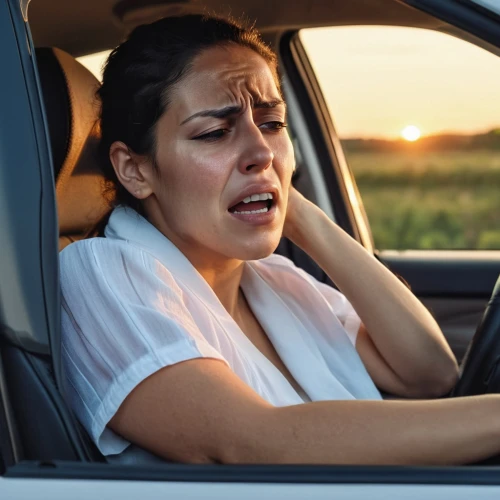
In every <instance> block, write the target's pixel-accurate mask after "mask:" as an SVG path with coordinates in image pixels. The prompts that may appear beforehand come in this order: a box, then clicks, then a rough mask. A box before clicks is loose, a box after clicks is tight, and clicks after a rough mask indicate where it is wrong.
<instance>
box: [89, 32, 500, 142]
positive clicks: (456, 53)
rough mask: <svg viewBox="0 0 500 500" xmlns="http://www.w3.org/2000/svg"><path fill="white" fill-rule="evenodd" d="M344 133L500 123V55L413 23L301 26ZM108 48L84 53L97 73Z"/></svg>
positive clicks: (387, 133)
mask: <svg viewBox="0 0 500 500" xmlns="http://www.w3.org/2000/svg"><path fill="white" fill-rule="evenodd" d="M301 37H302V41H303V43H304V45H305V46H306V49H307V51H308V53H309V57H310V59H311V62H312V64H313V67H314V68H315V71H316V72H317V74H318V78H319V80H320V83H321V85H322V88H323V93H324V95H325V98H326V100H327V102H328V105H329V107H330V110H331V112H332V116H333V119H334V122H335V125H336V128H337V131H338V133H339V135H340V136H341V137H383V138H395V137H399V136H400V134H401V131H402V130H403V129H405V127H408V126H414V127H417V128H418V129H419V130H420V132H421V133H422V135H430V134H435V133H441V132H459V133H475V132H483V131H487V130H489V129H491V128H496V127H500V58H499V57H497V56H495V55H493V54H491V53H489V52H487V51H485V50H483V49H480V48H478V47H476V46H474V45H471V44H469V43H467V42H464V41H463V40H459V39H456V38H453V37H451V36H448V35H444V34H442V33H436V32H431V31H427V30H420V29H414V28H393V27H342V28H318V29H311V30H306V31H302V32H301ZM105 55H106V54H104V55H103V54H101V55H97V56H95V57H86V58H83V61H82V62H84V63H85V64H86V65H88V67H90V69H92V70H93V71H94V72H95V73H96V74H99V69H100V66H101V64H102V61H103V58H104V57H105Z"/></svg>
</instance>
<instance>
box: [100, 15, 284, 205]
mask: <svg viewBox="0 0 500 500" xmlns="http://www.w3.org/2000/svg"><path fill="white" fill-rule="evenodd" d="M232 43H234V44H238V45H240V46H243V47H247V48H250V49H252V50H254V51H255V52H256V53H258V54H259V55H260V56H262V57H263V58H264V59H265V60H266V61H267V63H268V64H269V66H270V68H271V70H272V71H273V74H274V75H275V79H276V84H277V85H278V88H279V81H278V76H277V59H276V55H275V54H274V52H273V51H272V50H271V49H270V48H269V47H268V46H267V45H266V44H265V43H264V42H263V41H262V39H261V37H260V35H259V33H258V32H257V30H255V29H254V28H253V27H250V28H244V27H243V26H242V25H240V24H238V23H237V22H235V21H233V20H231V21H229V20H226V19H222V18H218V17H209V16H204V15H186V16H181V17H167V18H164V19H160V20H158V21H156V22H154V23H152V24H147V25H143V26H139V27H137V28H135V29H134V30H133V31H132V33H131V34H130V35H129V37H128V38H127V40H126V41H125V42H123V43H122V44H121V45H119V46H118V47H117V48H115V49H114V50H113V51H112V52H111V54H110V56H109V58H108V60H107V62H106V64H105V66H104V72H103V83H102V85H101V87H100V88H99V90H98V92H97V95H98V97H99V98H100V101H101V116H100V128H101V142H100V147H99V149H100V157H101V163H102V169H103V173H104V176H105V179H106V188H105V192H106V193H107V194H108V195H109V194H110V193H113V201H112V204H113V205H117V204H122V205H127V206H130V207H132V208H134V209H135V210H137V211H138V212H140V213H143V210H142V206H141V203H140V201H139V200H138V199H137V198H135V197H134V196H133V195H132V194H130V193H129V192H128V191H127V190H126V189H125V188H124V187H123V185H122V184H121V183H120V182H119V181H118V178H117V177H116V174H115V171H114V169H113V166H112V165H111V162H110V160H109V149H110V146H111V144H112V143H113V142H115V141H122V142H123V143H125V144H126V145H127V146H128V147H129V148H130V149H131V150H132V151H133V152H134V153H136V154H138V155H144V156H145V157H147V158H149V159H150V160H151V161H152V163H153V165H156V163H155V156H156V147H155V146H156V145H155V140H154V137H155V134H154V133H155V128H156V127H155V126H156V123H157V122H158V119H159V118H160V117H161V116H162V115H163V113H164V112H165V111H166V110H167V108H168V106H169V104H170V97H171V92H170V90H171V89H172V87H173V86H174V85H175V84H177V83H179V82H180V80H181V79H182V78H183V77H184V76H186V74H187V73H188V72H189V70H190V69H191V67H192V63H193V60H194V58H195V57H196V56H197V55H199V54H200V53H201V52H202V51H203V50H205V49H208V48H210V47H216V46H222V45H227V44H232ZM108 201H110V202H111V199H109V196H108Z"/></svg>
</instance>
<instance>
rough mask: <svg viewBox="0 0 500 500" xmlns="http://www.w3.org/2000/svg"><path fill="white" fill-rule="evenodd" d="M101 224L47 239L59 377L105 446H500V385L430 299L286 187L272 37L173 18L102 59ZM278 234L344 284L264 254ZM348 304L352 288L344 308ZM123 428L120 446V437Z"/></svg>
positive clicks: (465, 458) (322, 454)
mask: <svg viewBox="0 0 500 500" xmlns="http://www.w3.org/2000/svg"><path fill="white" fill-rule="evenodd" d="M99 95H100V98H101V101H102V114H101V130H102V149H103V154H104V156H105V157H106V162H105V165H104V169H105V172H106V175H107V177H108V179H109V180H110V182H111V183H112V184H113V186H114V187H115V188H116V189H117V192H118V201H119V206H118V207H117V208H115V210H114V211H113V213H112V215H111V217H110V220H109V223H108V225H107V227H106V230H105V236H106V237H105V238H94V239H89V240H86V241H82V242H78V243H75V244H72V245H70V246H69V247H67V249H65V250H64V251H63V252H62V254H61V279H62V297H63V314H62V321H63V322H62V328H63V360H64V366H65V372H66V380H67V388H66V390H67V394H68V397H69V399H70V402H71V404H72V406H73V408H74V410H75V412H76V414H77V415H78V417H79V419H80V420H81V421H82V423H83V424H84V425H85V427H86V428H87V430H88V432H89V433H90V435H91V436H92V438H93V439H94V441H95V442H96V443H97V445H98V447H99V449H100V450H101V451H102V452H103V454H105V455H106V456H107V457H108V458H109V459H110V460H112V459H115V460H119V461H123V462H143V463H145V462H147V461H150V460H155V459H156V460H157V459H170V460H176V461H181V462H196V463H206V462H221V463H242V462H246V463H248V462H253V463H266V462H268V463H293V462H295V463H364V464H370V463H371V464H384V463H390V464H396V463H399V464H403V463H413V464H451V463H465V462H471V461H477V460H480V459H482V458H485V457H487V456H489V455H492V454H494V453H497V452H498V451H499V450H500V419H499V418H498V417H497V415H498V414H499V413H500V412H499V411H498V410H500V399H499V398H498V397H497V396H496V395H489V396H481V397H474V398H472V397H471V398H465V399H454V400H443V401H424V400H422V401H381V397H380V393H379V392H378V389H377V388H379V389H381V390H383V391H387V392H390V393H393V394H396V395H400V396H403V397H406V398H433V397H438V396H441V395H444V394H446V393H447V392H449V390H450V389H451V388H452V387H453V385H454V383H455V381H456V377H457V365H456V361H455V359H454V358H453V355H452V353H451V351H450V349H449V346H448V345H447V343H446V341H445V339H444V337H443V335H442V333H441V332H440V330H439V328H438V326H437V325H436V323H435V321H434V320H433V318H432V317H431V315H430V314H429V313H428V312H427V310H426V309H425V308H424V307H423V306H422V305H421V304H420V303H419V302H418V300H417V299H416V298H415V297H414V296H413V295H412V294H411V292H410V291H409V290H408V289H407V288H406V287H405V286H404V285H402V284H401V282H400V281H399V280H398V279H396V278H395V277H394V276H393V275H392V274H391V273H390V272H389V271H387V269H385V268H384V267H383V266H382V265H380V264H379V263H378V262H377V261H376V260H375V259H374V258H373V256H371V255H369V254H368V253H367V252H366V251H365V250H364V249H363V248H362V247H361V246H360V245H359V244H358V243H356V242H355V241H354V240H352V239H351V238H350V237H349V236H348V235H346V234H345V233H344V232H343V231H342V230H341V229H340V228H338V227H337V226H336V225H335V224H334V223H332V222H331V221H330V220H329V219H328V217H326V216H325V214H324V213H323V212H322V211H321V210H320V209H319V208H318V207H316V206H314V205H313V204H311V203H310V202H308V201H307V200H306V199H304V198H303V197H302V196H301V195H300V194H298V193H297V192H296V191H295V190H294V189H293V188H292V187H291V186H290V181H291V176H292V171H293V168H294V157H293V150H292V146H291V143H290V139H289V137H288V135H287V133H286V130H285V127H286V123H285V122H286V109H285V103H284V102H283V98H282V95H281V91H280V85H279V79H278V75H277V63H276V57H275V55H274V54H273V53H272V52H271V51H270V49H269V48H267V47H266V46H265V45H264V44H263V43H262V41H261V40H260V38H259V37H258V35H257V34H256V33H255V31H254V30H244V29H243V28H240V27H239V26H237V25H236V24H233V23H230V22H227V21H223V20H221V19H216V18H203V17H201V16H185V17H180V18H175V19H172V18H170V19H164V20H160V21H158V22H156V23H153V24H151V25H149V26H142V27H139V28H137V29H136V30H135V31H134V32H133V33H132V34H131V35H130V37H129V39H128V40H127V41H126V42H124V43H123V44H122V45H121V46H119V47H118V48H117V49H115V50H114V51H113V52H112V54H111V55H110V57H109V60H108V62H107V64H106V67H105V71H104V78H103V85H102V87H101V89H100V91H99ZM282 234H284V235H285V236H287V237H289V238H290V239H291V240H292V241H294V242H295V243H296V244H297V245H298V246H300V247H301V248H302V249H303V250H304V251H305V252H307V253H308V254H309V255H310V256H311V257H312V258H313V259H314V260H315V261H316V262H317V263H318V264H319V266H320V267H321V268H322V269H323V270H324V271H325V272H326V273H327V274H328V275H329V276H330V278H331V279H332V280H333V281H334V282H335V283H336V284H337V285H338V287H339V288H340V290H342V293H343V294H340V293H339V292H337V291H336V290H334V289H332V288H330V287H327V286H326V285H323V284H320V283H318V282H316V281H315V280H314V279H313V278H311V277H310V276H308V275H307V274H306V273H304V272H303V271H300V270H299V269H297V268H295V267H294V266H293V264H292V263H291V262H290V261H288V260H287V259H285V258H283V257H279V256H275V255H272V252H273V251H274V250H275V248H276V246H277V245H278V242H279V239H280V237H281V236H282ZM351 304H352V306H351ZM131 443H133V445H132V446H131Z"/></svg>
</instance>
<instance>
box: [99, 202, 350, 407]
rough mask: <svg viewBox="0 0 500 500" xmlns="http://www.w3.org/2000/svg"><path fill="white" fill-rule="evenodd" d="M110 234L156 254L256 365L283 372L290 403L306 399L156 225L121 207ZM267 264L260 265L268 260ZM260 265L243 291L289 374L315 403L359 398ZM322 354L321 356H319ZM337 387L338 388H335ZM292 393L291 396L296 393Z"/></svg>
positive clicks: (250, 267)
mask: <svg viewBox="0 0 500 500" xmlns="http://www.w3.org/2000/svg"><path fill="white" fill-rule="evenodd" d="M104 234H105V236H106V237H108V238H113V239H121V240H126V241H128V242H129V243H132V244H134V245H135V246H138V247H141V248H143V249H144V250H146V251H148V252H149V253H151V254H152V255H153V256H154V257H155V258H156V259H157V260H158V261H160V262H161V263H162V264H163V265H164V266H165V267H166V268H167V269H168V270H169V272H171V274H172V275H173V276H174V278H177V279H179V281H180V282H182V283H183V284H184V286H186V287H187V288H188V289H189V290H190V291H191V292H192V293H193V294H194V295H196V296H198V297H199V298H200V299H201V301H202V302H203V303H204V304H205V305H206V307H207V308H208V309H210V310H211V311H212V312H213V313H215V314H216V317H217V320H218V321H219V323H220V324H221V326H222V328H224V329H225V330H226V331H227V332H228V333H229V335H231V337H232V338H233V340H235V341H236V342H237V343H238V344H240V345H242V344H243V345H244V347H245V350H246V351H247V352H251V353H252V356H253V358H254V361H255V362H256V363H259V364H261V365H262V364H265V365H266V368H267V369H268V370H271V371H274V370H276V372H278V376H277V377H275V378H276V379H277V380H280V381H281V387H280V388H277V389H278V390H280V391H283V392H284V393H288V395H289V399H290V400H292V401H293V400H294V399H295V400H296V402H297V403H300V402H302V399H301V398H300V396H298V394H297V392H296V391H295V390H294V389H293V387H292V386H291V385H290V383H289V382H288V380H286V378H285V377H284V376H283V375H282V374H281V372H279V370H278V369H277V368H276V367H275V366H274V365H273V364H272V363H271V362H270V361H269V360H268V359H267V358H266V357H265V356H264V355H263V354H262V353H261V352H260V351H259V350H258V349H257V348H256V347H255V346H254V344H253V343H252V342H251V341H250V340H249V339H248V337H247V336H246V335H245V334H244V333H243V332H242V331H241V329H240V328H239V326H238V325H237V323H236V322H235V321H234V319H233V318H232V317H231V315H230V314H229V313H228V312H227V311H226V309H225V308H224V306H223V305H222V304H221V302H220V301H219V299H218V297H217V295H216V294H215V292H214V291H213V290H212V288H211V287H210V285H209V284H208V283H207V282H206V281H205V279H204V278H203V277H202V276H201V274H200V273H199V272H198V271H197V270H196V268H195V267H194V266H193V265H192V264H191V262H190V261H189V260H188V258H187V257H186V256H185V255H184V254H183V253H182V252H181V251H180V250H179V249H178V248H177V247H176V246H175V245H174V244H173V243H172V242H171V241H170V240H169V239H168V238H167V237H166V236H165V235H163V233H161V232H160V231H159V230H158V229H156V227H154V226H153V225H152V224H151V223H150V222H149V221H147V220H146V219H145V218H144V217H142V216H141V215H139V214H138V213H137V212H136V211H135V210H133V209H131V208H127V207H123V206H120V207H117V208H115V209H114V210H113V212H112V214H111V216H110V218H109V221H108V225H107V226H106V228H105V231H104ZM263 261H265V259H263V260H262V261H258V262H263ZM256 264H257V262H252V261H248V262H246V266H245V270H244V272H243V276H242V281H241V288H242V290H243V293H244V294H245V298H246V300H247V301H248V303H249V305H250V307H251V309H252V311H253V313H254V314H255V316H256V318H257V320H258V321H259V322H260V323H261V325H262V327H263V328H264V330H265V331H266V333H267V335H268V337H269V339H270V340H271V342H272V344H273V345H274V347H275V349H276V351H277V353H278V355H279V356H280V358H281V359H282V361H283V362H284V364H285V365H286V366H287V368H288V370H289V371H290V373H291V374H292V376H293V377H294V379H295V380H296V381H297V383H298V384H299V385H300V386H301V387H302V388H303V390H304V391H305V392H306V393H307V394H308V395H309V397H310V398H311V399H313V400H325V399H330V397H329V394H332V390H333V391H334V393H336V394H339V393H340V394H342V393H344V398H343V399H353V395H352V394H351V393H350V392H349V391H348V390H347V389H346V388H345V387H344V386H343V385H342V384H341V383H340V382H339V381H338V380H337V378H336V377H334V376H333V375H332V373H331V372H330V370H329V368H328V366H327V365H326V363H325V362H324V360H323V358H322V357H321V355H320V353H319V352H317V351H318V347H317V345H316V344H315V343H314V342H313V341H312V340H311V341H310V342H309V341H307V340H306V339H308V338H309V337H310V336H309V334H308V332H307V331H305V332H304V330H305V328H306V327H305V325H303V324H302V323H301V322H300V321H299V320H298V319H297V318H296V316H295V315H294V312H293V311H292V310H291V309H290V308H289V307H288V305H287V304H286V302H285V301H284V300H283V299H282V297H280V296H279V295H278V293H277V292H276V291H275V290H274V289H273V287H271V286H270V284H269V283H268V282H267V281H266V280H265V279H264V278H263V276H262V275H261V274H260V273H259V270H258V267H259V266H258V265H256ZM298 350H300V353H301V357H302V360H301V363H297V359H296V358H297V351H298ZM315 351H316V352H315ZM332 386H335V387H332ZM290 391H291V392H290Z"/></svg>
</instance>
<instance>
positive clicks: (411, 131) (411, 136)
mask: <svg viewBox="0 0 500 500" xmlns="http://www.w3.org/2000/svg"><path fill="white" fill-rule="evenodd" d="M421 135H422V134H421V133H420V129H419V128H418V127H415V125H408V126H407V127H405V128H404V129H403V130H401V137H402V138H403V139H404V140H405V141H410V142H414V141H416V140H418V139H420V136H421Z"/></svg>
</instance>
